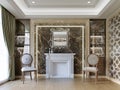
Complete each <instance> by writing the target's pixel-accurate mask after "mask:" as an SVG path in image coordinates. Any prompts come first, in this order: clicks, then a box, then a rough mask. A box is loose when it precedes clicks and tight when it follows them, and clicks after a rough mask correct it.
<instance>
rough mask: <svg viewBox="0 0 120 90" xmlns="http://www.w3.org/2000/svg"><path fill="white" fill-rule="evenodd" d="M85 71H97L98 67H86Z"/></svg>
mask: <svg viewBox="0 0 120 90" xmlns="http://www.w3.org/2000/svg"><path fill="white" fill-rule="evenodd" d="M83 71H91V72H97V71H98V69H97V68H96V67H85V68H84V69H83Z"/></svg>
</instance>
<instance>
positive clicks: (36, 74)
mask: <svg viewBox="0 0 120 90" xmlns="http://www.w3.org/2000/svg"><path fill="white" fill-rule="evenodd" d="M35 80H36V82H37V71H35Z"/></svg>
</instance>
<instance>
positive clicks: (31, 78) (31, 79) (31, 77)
mask: <svg viewBox="0 0 120 90" xmlns="http://www.w3.org/2000/svg"><path fill="white" fill-rule="evenodd" d="M30 79H31V80H32V73H31V72H30Z"/></svg>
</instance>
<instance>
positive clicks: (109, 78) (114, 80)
mask: <svg viewBox="0 0 120 90" xmlns="http://www.w3.org/2000/svg"><path fill="white" fill-rule="evenodd" d="M82 76H83V75H82V74H74V77H75V78H76V77H82ZM38 77H44V78H46V74H38ZM15 78H19V79H20V78H21V76H15ZM25 78H30V77H29V76H25ZM90 78H95V76H90ZM98 78H106V79H108V80H110V81H112V82H114V83H117V84H119V85H120V81H119V80H117V79H114V78H111V77H108V76H98Z"/></svg>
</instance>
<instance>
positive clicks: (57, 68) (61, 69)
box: [45, 53, 75, 78]
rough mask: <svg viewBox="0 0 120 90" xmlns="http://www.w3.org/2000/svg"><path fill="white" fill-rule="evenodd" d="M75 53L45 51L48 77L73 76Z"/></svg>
mask: <svg viewBox="0 0 120 90" xmlns="http://www.w3.org/2000/svg"><path fill="white" fill-rule="evenodd" d="M74 55H75V53H45V56H46V78H73V77H74Z"/></svg>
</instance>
